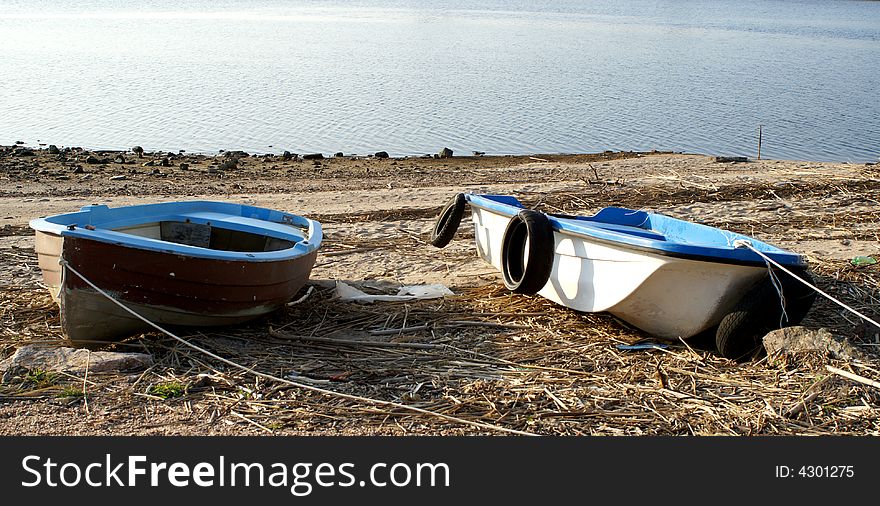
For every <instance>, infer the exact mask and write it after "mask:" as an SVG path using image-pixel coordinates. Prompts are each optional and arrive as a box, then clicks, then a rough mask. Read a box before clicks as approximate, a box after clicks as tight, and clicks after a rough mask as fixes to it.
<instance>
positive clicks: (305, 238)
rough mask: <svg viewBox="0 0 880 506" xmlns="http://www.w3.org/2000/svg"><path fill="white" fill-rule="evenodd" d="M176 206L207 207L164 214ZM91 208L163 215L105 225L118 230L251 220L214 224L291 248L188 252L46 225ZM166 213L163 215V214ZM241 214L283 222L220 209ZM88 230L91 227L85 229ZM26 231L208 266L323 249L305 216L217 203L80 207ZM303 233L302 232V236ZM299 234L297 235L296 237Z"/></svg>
mask: <svg viewBox="0 0 880 506" xmlns="http://www.w3.org/2000/svg"><path fill="white" fill-rule="evenodd" d="M174 204H183V207H190V208H192V207H196V206H199V205H204V206H206V209H189V210H186V209H184V210H167V211H166V210H165V209H172V208H173V207H174ZM94 208H103V209H107V210H110V211H113V210H118V209H124V208H140V209H142V210H146V211H154V210H159V211H165V212H161V213H158V212H157V213H152V214H146V215H141V216H139V219H137V220H135V219H131V218H129V219H125V220H122V219H117V220H115V221H110V222H109V223H112V224H114V226H117V227H125V226H132V225H136V224H149V223H154V222H161V221H174V220H175V219H177V220H180V219H181V218H182V219H186V215H187V214H197V213H205V212H210V213H217V214H218V215H226V216H229V217H230V218H233V219H238V220H253V221H254V222H255V223H252V224H242V223H241V222H235V221H231V220H230V221H223V220H222V219H221V220H218V221H215V224H216V225H217V226H218V227H219V224H220V223H222V224H223V225H225V226H222V227H219V228H226V229H230V230H237V231H241V232H247V233H252V234H256V235H264V236H266V237H272V238H276V239H282V240H288V241H290V242H292V243H293V244H292V246H290V247H287V248H283V249H280V250H274V251H225V250H216V249H210V248H202V247H199V246H191V245H187V244H180V243H174V242H170V241H164V240H161V239H153V238H149V237H142V236H137V235H134V234H128V233H125V232H118V231H116V230H112V229H108V228H104V225H103V224H101V223H99V226H98V227H95V228H94V229H93V230H90V229H87V228H84V226H83V227H80V226H76V227H75V228H73V229H70V228H68V226H67V225H65V224H61V223H57V222H53V221H50V220H51V219H52V218H58V217H63V216H75V215H82V216H88V215H89V213H90V211H91V210H92V209H94ZM163 208H164V209H163ZM236 208H237V209H239V210H244V209H245V208H249V209H258V210H260V211H263V212H267V213H268V214H269V215H270V216H271V215H273V214H277V215H278V216H280V217H281V219H282V220H284V221H283V222H280V221H272V220H268V219H263V218H256V217H248V216H244V215H235V214H233V213H230V212H224V211H223V210H222V209H236ZM260 222H262V223H265V224H267V225H283V226H289V227H290V228H291V230H290V232H289V233H287V232H286V231H282V230H281V229H278V228H275V227H262V226H261V224H260ZM89 224H91V223H89ZM30 227H31V228H32V229H34V230H35V231H37V232H42V233H46V234H50V235H58V236H61V237H77V238H83V239H88V240H93V241H98V242H104V243H111V244H117V245H121V246H125V247H129V248H135V249H140V250H146V251H154V252H161V253H172V254H178V255H185V256H189V257H193V258H204V259H211V260H223V261H230V260H239V261H247V262H272V261H280V260H287V259H292V258H297V257H300V256H303V255H307V254H309V253H311V252H313V251H316V250H317V249H318V248H320V246H321V242H322V240H323V232H322V229H321V224H320V223H319V222H317V221H315V220H311V219H309V218H306V217H304V216H300V215H295V214H292V213H286V212H282V211H277V210H274V209H270V208H264V207H257V206H245V205H242V204H235V203H229V202H216V201H184V202H164V203H156V204H141V205H135V206H120V207H116V208H109V207H107V206H84V207H83V208H82V209H81V210H80V211H75V212H71V213H61V214H55V215H51V216H46V217H43V218H36V219H33V220H31V222H30ZM303 229H305V230H303ZM297 232H299V233H297Z"/></svg>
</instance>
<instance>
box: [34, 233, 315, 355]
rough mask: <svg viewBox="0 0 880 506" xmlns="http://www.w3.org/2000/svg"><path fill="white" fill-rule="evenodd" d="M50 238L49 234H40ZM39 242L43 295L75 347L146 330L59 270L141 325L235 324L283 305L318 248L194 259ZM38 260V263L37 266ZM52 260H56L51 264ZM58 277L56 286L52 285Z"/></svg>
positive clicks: (95, 244)
mask: <svg viewBox="0 0 880 506" xmlns="http://www.w3.org/2000/svg"><path fill="white" fill-rule="evenodd" d="M46 235H49V234H46ZM58 239H60V240H58V241H54V240H43V241H41V243H42V244H44V245H48V244H54V245H55V246H56V247H57V248H58V250H59V251H58V252H57V254H54V255H53V251H52V250H51V248H49V247H47V248H46V249H44V250H43V251H42V252H41V253H39V254H40V259H41V263H47V264H48V265H49V266H51V265H52V259H53V258H55V259H60V260H61V262H60V263H61V265H60V266H59V268H60V269H59V271H58V272H59V273H60V275H59V276H56V274H55V272H56V271H55V270H53V269H47V270H44V271H43V276H44V280H45V281H46V283H47V284H48V285H49V286H50V291H51V292H52V293H53V294H57V295H58V298H57V301H58V303H59V305H60V308H61V325H62V330H63V332H64V334H65V336H66V337H67V338H68V339H69V340H70V341H71V342H73V343H75V344H77V345H80V346H98V345H100V344H102V343H106V342H112V341H118V340H120V339H122V338H124V337H127V336H130V335H133V334H136V333H139V332H143V331H148V330H151V329H152V327H151V326H150V325H149V324H147V323H145V322H144V321H143V320H140V319H139V318H137V317H135V316H133V315H131V313H129V312H127V311H125V310H124V309H122V308H121V307H119V305H117V304H115V303H114V302H112V301H111V300H110V299H108V298H107V297H106V296H104V295H102V294H101V293H99V292H98V291H97V290H95V289H94V288H92V287H91V286H90V285H89V284H88V283H86V282H85V281H84V280H83V279H82V277H80V276H79V275H77V274H75V273H74V272H73V271H72V270H71V269H69V268H67V267H66V266H68V265H69V266H72V267H73V269H75V270H76V271H77V272H79V273H80V274H82V276H83V277H85V278H86V279H88V280H89V281H91V282H92V283H93V284H95V285H97V286H99V287H100V288H101V289H102V290H103V291H104V292H105V293H107V294H108V295H109V296H110V297H112V298H113V299H115V300H117V301H119V302H121V303H122V304H124V305H125V306H126V307H128V308H130V309H132V310H133V311H135V312H136V313H138V314H140V315H141V316H143V317H144V318H146V319H147V320H149V321H151V322H153V323H156V324H159V325H168V326H220V325H232V324H237V323H242V322H245V321H248V320H251V319H254V318H257V317H260V316H263V315H265V314H268V313H270V312H273V311H275V310H277V309H279V308H281V307H283V306H284V304H285V303H286V302H288V301H289V300H290V299H291V298H292V296H293V295H295V294H296V292H297V291H298V290H299V289H300V288H301V287H302V286H303V285H304V284H305V283H306V281H307V280H308V278H309V275H310V273H311V270H312V266H313V265H314V263H315V258H316V255H317V251H316V250H315V251H312V252H310V253H307V254H305V255H302V256H298V257H294V258H289V259H283V260H275V261H269V262H248V261H244V260H239V261H235V260H217V259H206V258H193V257H188V256H185V255H179V254H174V253H162V252H156V251H146V250H138V249H133V248H129V247H127V246H125V245H123V244H111V243H105V242H100V241H92V240H88V239H83V238H78V237H63V238H62V237H59V238H58ZM43 259H45V262H43ZM57 263H58V261H57V260H56V265H57ZM56 277H57V278H59V284H58V285H57V286H52V281H53V280H54V279H56Z"/></svg>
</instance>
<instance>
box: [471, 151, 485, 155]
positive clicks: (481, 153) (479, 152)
mask: <svg viewBox="0 0 880 506" xmlns="http://www.w3.org/2000/svg"><path fill="white" fill-rule="evenodd" d="M473 153H474V156H483V155H485V154H486V152H485V151H474V152H473Z"/></svg>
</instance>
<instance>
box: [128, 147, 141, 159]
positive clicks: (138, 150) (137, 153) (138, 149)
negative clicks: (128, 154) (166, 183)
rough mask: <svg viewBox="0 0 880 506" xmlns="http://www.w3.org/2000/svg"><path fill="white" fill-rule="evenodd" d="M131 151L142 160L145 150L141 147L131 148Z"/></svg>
mask: <svg viewBox="0 0 880 506" xmlns="http://www.w3.org/2000/svg"><path fill="white" fill-rule="evenodd" d="M131 151H132V153H134V154H136V155H137V156H138V158H141V157H142V156H144V148H142V147H140V146H135V147H133V148H131Z"/></svg>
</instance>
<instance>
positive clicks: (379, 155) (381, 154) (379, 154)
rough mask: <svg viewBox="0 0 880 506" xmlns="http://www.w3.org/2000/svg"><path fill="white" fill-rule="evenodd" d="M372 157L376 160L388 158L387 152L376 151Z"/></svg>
mask: <svg viewBox="0 0 880 506" xmlns="http://www.w3.org/2000/svg"><path fill="white" fill-rule="evenodd" d="M373 156H375V157H376V158H388V152H387V151H378V152H377V153H376V154H374V155H373Z"/></svg>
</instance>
